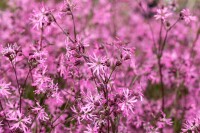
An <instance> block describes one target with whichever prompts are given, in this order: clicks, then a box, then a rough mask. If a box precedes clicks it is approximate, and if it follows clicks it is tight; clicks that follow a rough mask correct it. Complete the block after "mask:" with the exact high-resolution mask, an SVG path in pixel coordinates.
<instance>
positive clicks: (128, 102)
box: [120, 88, 138, 114]
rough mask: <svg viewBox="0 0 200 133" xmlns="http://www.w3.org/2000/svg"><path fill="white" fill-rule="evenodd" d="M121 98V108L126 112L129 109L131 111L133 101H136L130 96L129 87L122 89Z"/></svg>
mask: <svg viewBox="0 0 200 133" xmlns="http://www.w3.org/2000/svg"><path fill="white" fill-rule="evenodd" d="M123 97H124V98H123V100H122V103H121V104H120V106H121V110H122V111H123V112H124V113H125V114H128V112H129V111H131V112H133V108H134V105H135V103H136V102H137V101H138V100H137V99H136V97H135V96H131V94H130V91H129V89H128V88H127V89H123Z"/></svg>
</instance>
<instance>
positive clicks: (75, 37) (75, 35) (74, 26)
mask: <svg viewBox="0 0 200 133" xmlns="http://www.w3.org/2000/svg"><path fill="white" fill-rule="evenodd" d="M70 13H71V16H72V21H73V28H74V40H75V42H77V34H76V25H75V19H74V14H73V13H72V10H71V9H70Z"/></svg>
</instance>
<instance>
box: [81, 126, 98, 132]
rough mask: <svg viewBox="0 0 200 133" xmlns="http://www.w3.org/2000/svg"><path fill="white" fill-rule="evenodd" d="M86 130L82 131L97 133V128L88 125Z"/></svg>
mask: <svg viewBox="0 0 200 133" xmlns="http://www.w3.org/2000/svg"><path fill="white" fill-rule="evenodd" d="M86 129H87V130H86V131H84V133H98V127H97V126H94V127H92V126H90V125H88V126H87V127H86Z"/></svg>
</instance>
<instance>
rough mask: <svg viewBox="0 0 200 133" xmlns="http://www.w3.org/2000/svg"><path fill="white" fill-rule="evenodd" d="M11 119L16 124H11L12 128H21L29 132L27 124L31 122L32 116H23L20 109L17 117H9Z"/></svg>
mask: <svg viewBox="0 0 200 133" xmlns="http://www.w3.org/2000/svg"><path fill="white" fill-rule="evenodd" d="M8 119H9V120H10V121H14V124H13V125H12V126H11V129H20V130H22V131H23V132H27V131H28V130H29V128H28V126H27V124H31V119H30V117H26V116H23V114H21V113H20V111H19V110H18V111H17V115H16V116H15V117H9V118H8Z"/></svg>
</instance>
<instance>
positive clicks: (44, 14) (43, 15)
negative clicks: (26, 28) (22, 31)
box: [30, 6, 52, 30]
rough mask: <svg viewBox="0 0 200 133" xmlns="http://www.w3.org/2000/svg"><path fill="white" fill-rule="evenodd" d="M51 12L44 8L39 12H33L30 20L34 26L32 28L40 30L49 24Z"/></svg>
mask: <svg viewBox="0 0 200 133" xmlns="http://www.w3.org/2000/svg"><path fill="white" fill-rule="evenodd" d="M50 14H51V11H50V10H48V9H46V8H45V7H44V6H43V7H42V8H41V10H39V11H35V10H34V11H33V16H32V18H31V19H30V20H31V21H32V23H33V24H34V26H33V28H36V29H38V30H39V29H41V28H44V27H46V26H48V25H50V24H51V21H52V20H51V17H50Z"/></svg>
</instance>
